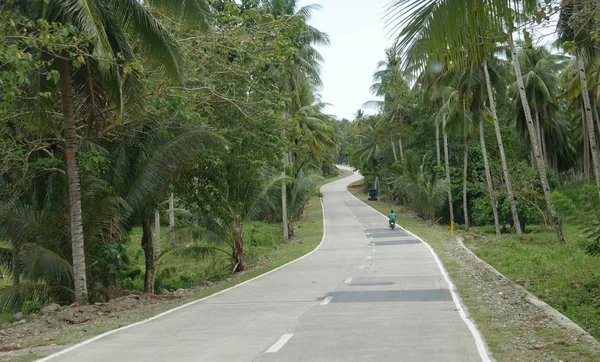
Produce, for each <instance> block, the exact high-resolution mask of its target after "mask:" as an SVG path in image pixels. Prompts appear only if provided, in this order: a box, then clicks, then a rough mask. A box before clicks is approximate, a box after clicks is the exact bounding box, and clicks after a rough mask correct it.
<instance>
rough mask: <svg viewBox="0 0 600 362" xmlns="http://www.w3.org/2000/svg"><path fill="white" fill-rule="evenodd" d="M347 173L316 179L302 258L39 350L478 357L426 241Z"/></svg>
mask: <svg viewBox="0 0 600 362" xmlns="http://www.w3.org/2000/svg"><path fill="white" fill-rule="evenodd" d="M358 179H360V176H359V175H357V174H354V175H352V176H350V177H348V178H345V179H342V180H339V181H336V182H333V183H330V184H328V185H325V186H324V187H323V188H322V191H323V194H324V197H323V202H324V212H325V225H326V234H325V237H324V240H323V243H322V245H321V246H320V248H319V249H318V250H317V251H315V252H314V253H312V254H311V255H309V256H307V257H306V258H303V259H301V260H299V261H297V262H295V263H293V264H290V265H288V266H286V267H284V268H281V269H279V270H277V271H275V272H273V273H271V274H268V275H266V276H264V277H261V278H258V279H256V280H253V281H251V282H249V283H246V284H244V285H241V286H239V287H237V288H234V289H231V290H229V291H227V292H225V293H222V294H219V295H217V296H214V297H212V298H208V299H206V300H203V301H201V302H199V303H196V304H193V305H189V306H187V307H185V308H181V309H179V310H176V311H174V312H172V313H169V314H167V315H164V316H162V317H160V318H157V319H153V320H151V321H148V322H145V323H141V324H138V325H136V326H134V327H131V328H128V329H124V330H120V331H117V332H115V333H112V334H109V335H106V336H104V337H102V338H99V339H97V340H94V341H92V342H90V343H84V344H83V345H80V346H76V347H75V348H72V349H70V350H68V351H67V352H65V353H62V354H60V355H55V356H51V357H50V358H48V359H45V360H50V359H51V360H53V361H90V362H94V361H98V362H100V361H102V362H105V361H111V362H114V361H128V362H129V361H132V362H135V361H143V362H149V361H264V362H272V361H303V362H305V361H344V362H348V361H373V360H377V361H378V362H382V361H481V360H484V361H487V360H488V356H487V355H486V353H485V349H484V347H483V342H482V341H481V340H480V338H479V334H478V332H477V331H476V330H475V328H474V327H473V325H468V324H467V323H468V321H467V320H466V319H465V318H464V313H462V311H460V308H459V307H458V304H457V302H456V300H455V296H453V294H452V292H451V287H450V285H449V284H448V282H447V280H446V277H445V275H444V273H443V271H442V270H441V269H440V266H439V264H438V262H437V261H436V258H435V257H434V255H433V254H432V251H431V250H430V249H429V247H428V246H427V245H426V244H424V243H423V242H421V241H420V240H419V239H417V238H416V237H415V236H413V235H411V234H409V233H407V232H405V231H404V230H402V229H396V230H394V231H391V230H389V228H388V227H387V223H386V220H385V218H384V217H383V216H382V215H381V214H380V213H378V212H376V211H375V210H373V209H371V208H370V207H369V206H367V205H365V204H364V203H362V202H361V201H359V200H357V199H356V198H354V197H353V196H352V195H351V194H350V193H348V192H347V190H346V186H347V185H348V184H349V183H351V182H353V181H356V180H358ZM59 353H60V352H59Z"/></svg>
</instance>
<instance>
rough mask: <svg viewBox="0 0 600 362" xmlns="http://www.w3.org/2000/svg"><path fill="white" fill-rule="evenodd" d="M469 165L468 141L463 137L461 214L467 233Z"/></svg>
mask: <svg viewBox="0 0 600 362" xmlns="http://www.w3.org/2000/svg"><path fill="white" fill-rule="evenodd" d="M468 165H469V139H468V138H467V137H465V142H464V148H463V213H464V216H465V230H466V231H469V205H468V200H467V172H468Z"/></svg>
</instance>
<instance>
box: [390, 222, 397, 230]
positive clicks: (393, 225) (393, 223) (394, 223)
mask: <svg viewBox="0 0 600 362" xmlns="http://www.w3.org/2000/svg"><path fill="white" fill-rule="evenodd" d="M395 227H396V222H395V221H390V229H392V230H394V228H395Z"/></svg>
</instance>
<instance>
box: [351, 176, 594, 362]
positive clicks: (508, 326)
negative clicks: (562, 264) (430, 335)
mask: <svg viewBox="0 0 600 362" xmlns="http://www.w3.org/2000/svg"><path fill="white" fill-rule="evenodd" d="M350 191H351V192H352V193H353V194H354V195H355V196H357V197H358V198H359V199H361V200H363V201H366V196H365V195H364V194H363V192H362V189H361V188H353V187H351V188H350ZM368 204H369V205H370V206H372V207H374V208H375V209H377V210H379V211H382V212H387V211H389V209H390V207H392V206H394V205H392V204H391V203H385V202H368ZM397 209H399V208H398V206H395V208H394V210H397ZM400 210H402V208H400ZM399 224H400V225H401V226H402V227H405V228H406V229H408V230H410V231H411V232H413V233H415V234H417V235H418V236H420V237H421V238H422V239H424V240H425V241H426V242H427V243H429V244H430V245H431V246H432V247H433V248H434V250H435V251H436V253H437V254H438V255H439V257H440V259H441V260H442V262H443V264H444V266H445V268H446V270H447V271H448V273H449V274H450V277H451V278H452V281H453V282H454V284H455V285H456V288H457V291H458V293H459V295H460V297H461V299H462V302H463V304H464V305H465V306H466V308H467V309H468V315H469V317H470V318H471V319H472V320H473V321H474V322H475V323H476V325H477V327H478V329H479V330H480V332H481V333H482V335H483V337H484V339H485V341H486V344H487V346H488V348H489V350H490V352H491V355H492V358H494V359H495V360H497V361H600V343H598V342H597V341H596V340H595V339H594V338H593V337H591V336H590V335H589V334H587V333H586V332H585V331H583V330H582V329H580V328H577V327H573V326H569V325H568V322H565V320H563V319H562V318H560V316H557V315H556V314H553V313H551V311H549V310H548V308H549V307H548V306H547V305H545V304H539V303H536V302H535V300H533V302H532V298H531V295H530V294H529V293H528V292H527V291H526V290H525V289H524V288H522V287H521V286H519V285H517V284H515V283H513V282H512V281H511V280H509V279H507V278H505V277H503V276H502V275H500V274H499V273H498V272H497V271H495V270H494V269H493V268H492V267H490V266H489V265H488V264H486V263H485V262H483V261H481V260H480V259H479V258H477V256H475V255H474V254H473V253H472V252H470V251H469V250H468V249H466V248H465V247H464V246H463V245H462V242H461V241H460V240H459V239H454V238H451V237H450V236H449V230H447V228H444V227H442V226H439V225H431V224H430V223H425V222H424V221H423V220H422V219H418V218H417V217H416V216H414V214H412V213H410V212H408V211H406V210H404V212H402V211H401V212H400V213H399Z"/></svg>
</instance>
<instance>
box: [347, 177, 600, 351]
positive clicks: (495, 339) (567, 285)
mask: <svg viewBox="0 0 600 362" xmlns="http://www.w3.org/2000/svg"><path fill="white" fill-rule="evenodd" d="M349 190H350V192H352V193H353V194H354V195H355V196H356V197H358V198H359V199H360V200H362V201H364V202H366V203H367V204H368V205H370V206H372V207H373V208H375V209H376V210H378V211H380V212H382V213H384V214H387V213H389V210H390V209H392V208H393V209H394V210H395V211H396V212H397V213H398V223H399V225H401V226H402V227H405V228H406V229H408V230H410V231H412V232H413V233H415V234H417V235H418V236H420V237H421V238H422V239H424V240H425V241H427V242H428V243H429V244H430V245H431V246H432V247H433V248H434V249H435V251H436V253H437V254H438V255H439V257H440V259H441V260H442V262H443V263H444V266H445V268H446V270H447V271H448V273H449V274H450V277H451V278H452V281H453V282H454V284H455V285H456V288H457V290H458V292H459V294H460V296H461V299H462V301H463V303H464V304H465V306H466V307H467V309H468V310H469V314H470V317H471V318H472V319H473V320H474V321H475V322H476V323H477V326H478V328H479V330H480V331H481V333H482V335H483V336H484V338H485V340H486V343H487V344H488V346H489V348H490V350H491V352H492V355H493V357H494V358H495V359H496V360H498V361H518V360H521V361H527V360H531V358H534V359H535V360H554V359H553V358H550V356H555V357H558V358H559V359H561V360H565V361H569V360H572V361H575V360H577V361H598V360H600V354H598V353H597V351H596V350H594V349H592V347H591V346H587V345H584V344H582V342H577V341H576V340H571V337H570V336H569V335H568V334H567V333H566V332H565V331H564V330H562V329H561V328H559V327H555V326H553V327H551V326H546V325H544V324H543V323H542V324H540V323H537V322H536V321H535V319H533V320H532V319H530V318H531V316H530V315H528V314H527V313H523V315H522V316H520V315H519V316H516V317H515V316H512V318H513V320H518V321H519V325H511V320H507V318H506V314H503V313H506V310H504V311H499V309H501V308H498V307H499V305H502V304H498V303H504V301H502V299H501V298H496V300H493V299H494V297H498V290H499V289H497V283H498V280H497V278H494V277H493V276H485V275H484V274H481V278H479V279H478V280H475V278H476V277H478V276H477V273H475V272H473V269H471V266H469V265H468V263H466V262H465V261H464V260H461V259H460V257H457V254H458V253H457V249H456V247H454V249H453V247H451V245H452V244H454V245H456V243H453V242H452V241H451V239H450V235H449V228H448V227H447V226H443V225H431V224H430V223H426V222H424V221H423V220H422V219H420V218H417V217H416V216H415V215H414V213H412V212H411V211H410V210H408V209H406V208H405V207H403V206H399V205H396V204H394V203H390V202H383V201H377V202H372V201H367V196H366V195H365V193H364V187H363V185H362V183H361V182H358V183H357V184H355V185H351V187H349ZM532 229H539V228H532ZM566 230H567V234H568V236H569V240H571V242H570V243H568V244H567V245H566V246H560V245H558V244H557V243H556V241H555V240H556V237H555V236H553V234H552V233H550V232H548V231H541V230H538V231H537V232H536V233H532V234H528V235H525V236H523V237H521V238H517V237H516V235H501V236H496V235H488V234H483V233H479V232H477V230H472V231H471V232H470V233H465V232H464V231H459V235H460V236H462V237H463V238H465V239H466V241H467V243H468V244H469V245H470V246H476V249H475V250H476V253H477V254H478V255H479V256H480V257H482V258H483V259H484V260H486V261H488V262H489V263H490V264H491V265H493V266H494V267H496V268H497V269H498V270H499V271H500V272H502V273H504V274H505V275H506V276H507V277H509V278H511V279H512V280H514V281H517V282H519V283H522V284H524V285H525V286H526V287H527V288H528V289H529V290H530V291H531V292H532V293H534V294H536V295H538V296H539V297H541V298H542V299H544V300H545V301H546V302H548V304H550V305H552V306H553V307H555V308H556V309H558V310H560V311H562V312H565V311H567V312H565V314H566V315H568V316H569V317H572V319H573V320H575V321H576V323H578V324H579V325H580V326H582V327H585V326H586V325H587V330H588V331H590V332H592V333H594V332H595V331H597V329H595V327H591V326H592V325H596V326H597V322H598V319H597V316H598V304H597V303H598V300H599V293H598V291H597V289H594V288H598V285H599V283H598V268H597V262H598V259H597V258H592V257H589V256H587V255H585V254H584V253H583V250H582V249H581V247H580V246H579V245H578V242H577V241H576V239H577V238H578V237H579V234H577V233H576V230H574V229H572V228H569V227H567V228H566ZM573 240H575V241H573ZM594 263H595V265H594ZM594 290H595V291H594ZM484 294H485V296H484ZM506 302H508V303H511V302H510V301H509V300H507V301H506ZM524 303H527V302H526V301H525V302H524ZM517 304H518V303H517ZM511 308H514V309H515V310H516V311H517V312H518V308H519V306H518V305H517V306H515V305H512V306H511ZM523 308H527V307H523ZM527 312H529V311H527ZM586 320H587V322H586ZM586 323H587V324H586ZM527 339H531V342H530V341H527V342H525V340H527ZM565 341H566V342H565ZM563 342H564V343H563ZM573 356H576V357H573Z"/></svg>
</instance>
